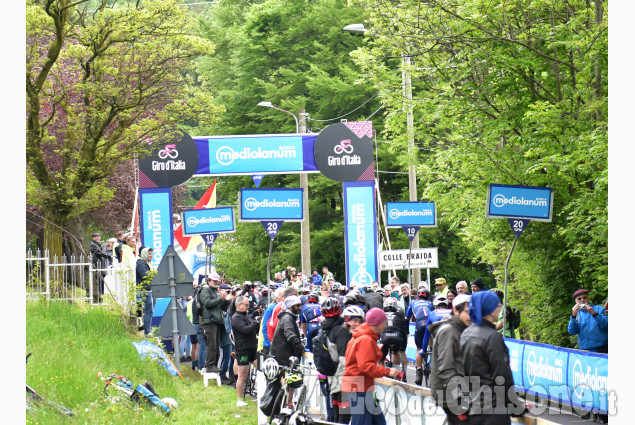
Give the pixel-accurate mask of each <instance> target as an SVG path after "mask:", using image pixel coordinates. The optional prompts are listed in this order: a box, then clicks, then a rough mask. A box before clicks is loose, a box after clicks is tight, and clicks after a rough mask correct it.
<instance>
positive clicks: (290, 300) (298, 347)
mask: <svg viewBox="0 0 635 425" xmlns="http://www.w3.org/2000/svg"><path fill="white" fill-rule="evenodd" d="M284 306H285V308H284V309H282V311H280V313H278V325H277V326H276V330H275V331H274V333H273V338H272V340H271V348H270V349H269V354H270V355H271V357H273V358H274V359H276V361H277V362H278V364H281V365H283V366H289V365H290V364H291V360H290V359H291V357H292V356H295V357H297V358H298V359H300V358H301V357H302V354H304V344H302V339H301V338H300V328H299V327H298V315H299V314H300V310H301V309H302V301H300V297H298V296H297V295H289V296H288V297H287V298H286V299H285V300H284ZM293 392H294V388H293V387H290V388H289V398H288V399H289V400H293Z"/></svg>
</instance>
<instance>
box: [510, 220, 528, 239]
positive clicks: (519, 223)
mask: <svg viewBox="0 0 635 425" xmlns="http://www.w3.org/2000/svg"><path fill="white" fill-rule="evenodd" d="M507 221H508V222H509V225H510V226H512V231H513V232H514V234H515V235H516V236H518V237H520V235H522V234H523V230H525V228H526V227H527V225H528V224H529V222H530V221H531V220H529V219H526V218H508V219H507Z"/></svg>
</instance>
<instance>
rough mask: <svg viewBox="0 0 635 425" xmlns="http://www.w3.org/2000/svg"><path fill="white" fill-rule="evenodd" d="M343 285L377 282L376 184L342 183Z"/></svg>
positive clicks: (364, 182) (367, 182) (362, 182)
mask: <svg viewBox="0 0 635 425" xmlns="http://www.w3.org/2000/svg"><path fill="white" fill-rule="evenodd" d="M343 187H344V240H345V244H344V249H345V253H346V285H347V286H348V287H349V288H350V287H351V284H352V283H357V284H359V285H360V286H361V285H365V284H371V283H373V282H374V281H376V280H378V273H377V221H376V219H375V218H376V217H377V212H376V210H375V182H374V181H361V182H344V183H343Z"/></svg>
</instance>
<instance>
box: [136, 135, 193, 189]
mask: <svg viewBox="0 0 635 425" xmlns="http://www.w3.org/2000/svg"><path fill="white" fill-rule="evenodd" d="M197 165H198V149H197V148H196V144H195V143H194V140H193V139H192V138H191V137H190V136H189V135H188V134H187V133H180V134H178V135H177V136H176V137H175V138H174V139H173V140H170V141H163V142H160V143H157V146H156V147H155V148H154V150H153V151H152V155H150V156H148V157H146V158H142V159H140V160H139V187H141V188H150V187H173V186H178V185H180V184H182V183H185V182H186V181H188V180H189V179H190V177H192V176H193V175H194V172H195V171H196V167H197Z"/></svg>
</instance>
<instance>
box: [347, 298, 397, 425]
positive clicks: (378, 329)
mask: <svg viewBox="0 0 635 425" xmlns="http://www.w3.org/2000/svg"><path fill="white" fill-rule="evenodd" d="M385 328H386V313H384V311H383V310H382V309H380V308H371V309H370V310H369V311H368V313H366V322H365V323H362V324H361V325H359V327H358V328H357V329H355V331H354V332H353V339H351V341H350V342H349V343H348V347H346V368H345V369H344V376H342V392H345V393H347V396H348V400H349V402H350V406H351V425H371V424H372V425H385V424H386V419H385V418H384V414H383V413H382V411H381V409H380V407H379V406H378V404H377V400H376V398H375V394H374V389H375V378H380V377H382V376H390V377H392V378H394V377H396V376H397V375H398V374H399V370H397V369H395V368H387V367H384V366H383V365H380V364H378V362H380V361H381V360H382V357H383V356H382V353H381V349H380V348H379V346H377V340H378V339H379V336H380V335H381V333H382V332H383V331H384V329H385ZM366 397H373V402H372V403H371V402H368V403H366Z"/></svg>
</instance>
